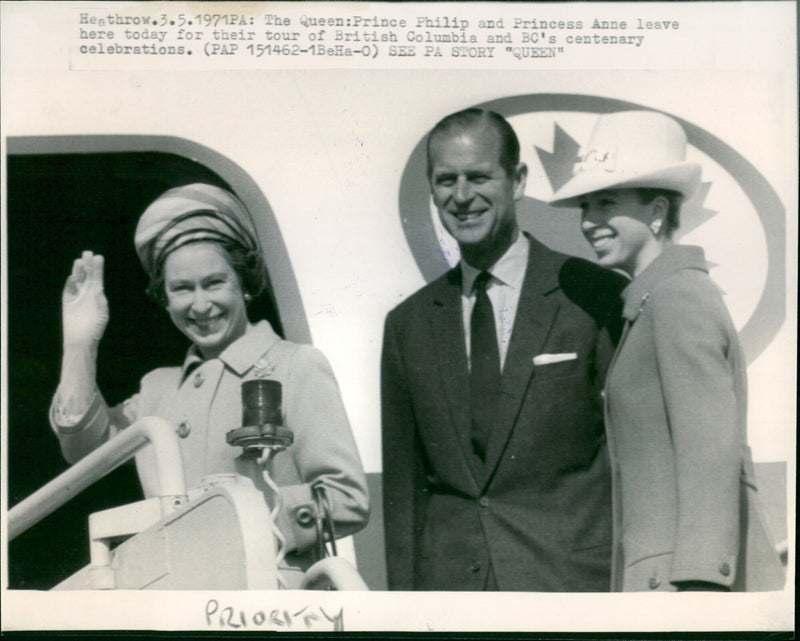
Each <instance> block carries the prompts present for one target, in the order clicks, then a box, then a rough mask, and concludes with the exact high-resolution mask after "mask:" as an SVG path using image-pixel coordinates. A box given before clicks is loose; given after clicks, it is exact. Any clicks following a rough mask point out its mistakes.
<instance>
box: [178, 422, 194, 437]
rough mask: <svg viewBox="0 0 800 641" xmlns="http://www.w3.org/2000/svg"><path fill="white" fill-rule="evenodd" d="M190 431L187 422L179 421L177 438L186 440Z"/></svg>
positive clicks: (190, 427) (190, 428)
mask: <svg viewBox="0 0 800 641" xmlns="http://www.w3.org/2000/svg"><path fill="white" fill-rule="evenodd" d="M191 431H192V426H191V425H189V421H181V424H180V425H178V436H180V437H181V438H186V437H187V436H189V434H190V433H191Z"/></svg>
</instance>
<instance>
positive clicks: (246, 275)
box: [50, 184, 368, 587]
mask: <svg viewBox="0 0 800 641" xmlns="http://www.w3.org/2000/svg"><path fill="white" fill-rule="evenodd" d="M134 244H135V245H136V250H137V253H138V255H139V258H140V259H141V261H142V265H143V266H144V268H145V270H146V271H147V273H148V274H149V276H150V285H149V287H148V292H149V293H150V294H151V295H152V297H153V298H155V300H156V301H157V302H158V303H159V304H160V305H162V306H163V307H164V308H165V309H166V311H167V313H168V314H169V317H170V319H171V320H172V322H173V324H174V325H175V327H177V328H178V330H180V331H181V333H183V334H184V336H186V338H188V339H189V341H190V342H191V347H190V348H189V351H188V353H187V356H186V359H185V360H184V362H183V364H182V365H179V366H175V367H166V368H159V369H156V370H154V371H152V372H150V373H148V374H147V375H145V376H144V378H143V379H142V381H141V385H140V390H139V393H138V394H136V395H135V396H133V397H132V398H130V399H128V400H126V401H125V402H123V403H121V404H120V405H117V406H116V407H109V406H108V405H107V404H106V402H105V400H104V399H103V397H102V395H101V393H100V391H99V390H98V388H97V384H96V381H95V371H96V358H97V352H98V347H99V343H100V339H101V338H102V336H103V333H104V331H105V328H106V325H107V323H108V319H109V313H108V302H107V300H106V297H105V295H104V293H103V257H102V256H98V255H94V254H93V253H92V252H90V251H85V252H83V254H82V256H81V257H80V258H78V259H77V260H76V261H75V263H74V264H73V267H72V273H71V275H70V276H69V278H68V279H67V283H66V286H65V289H64V294H63V299H62V310H63V331H64V356H63V364H62V371H61V379H60V383H59V386H58V389H57V391H56V395H55V397H54V399H53V403H52V407H51V412H50V418H51V423H52V426H53V428H54V430H55V432H56V434H57V436H58V438H59V440H60V443H61V449H62V452H63V453H64V456H65V458H66V459H67V460H68V461H69V462H75V461H77V460H78V459H80V458H81V457H83V456H84V455H86V454H87V453H88V452H90V451H92V450H93V449H95V448H96V447H97V446H98V445H100V444H101V443H103V442H105V441H106V440H108V439H109V438H111V437H112V436H114V435H115V434H116V433H118V432H119V431H120V430H122V429H124V428H125V427H126V426H128V425H130V424H131V423H133V422H135V421H136V420H137V419H138V418H141V417H144V416H160V417H162V418H165V419H167V420H169V421H171V422H172V423H173V424H174V425H175V428H176V431H177V433H178V435H179V436H180V437H181V438H180V443H181V453H182V455H183V463H184V473H185V477H186V485H187V487H188V488H191V487H193V486H196V485H198V484H199V483H200V482H201V481H202V479H203V478H204V477H205V476H207V475H210V474H219V473H232V472H238V473H240V474H243V475H247V476H250V477H252V479H253V481H254V482H255V484H256V486H257V487H264V482H263V479H262V478H261V472H262V470H261V469H260V466H259V465H257V464H255V462H254V461H249V462H248V463H247V464H246V465H245V464H243V462H242V460H241V459H237V457H239V455H240V454H241V451H242V450H241V448H238V447H232V446H231V445H229V444H228V443H227V442H226V433H227V432H228V431H229V430H233V429H237V428H239V427H242V392H241V386H242V383H243V382H245V381H249V380H253V379H265V380H276V381H279V382H280V383H281V384H282V396H283V399H282V413H283V424H284V426H285V427H286V428H288V429H289V430H291V431H292V432H293V435H294V442H293V444H292V445H291V446H290V447H289V448H288V449H286V450H284V451H282V452H280V453H278V454H277V455H276V456H275V457H274V458H273V459H272V463H271V464H272V472H271V477H272V479H273V480H274V481H275V482H276V483H277V484H278V485H279V486H280V494H281V503H282V508H281V511H280V513H279V514H278V516H277V520H276V524H277V526H278V528H279V529H280V531H281V532H282V534H283V536H284V538H285V539H286V541H285V552H286V553H287V556H286V558H285V562H286V564H287V566H288V567H289V568H296V569H298V570H305V569H306V568H307V567H308V566H309V565H310V564H311V562H312V561H313V560H314V559H313V555H312V550H313V548H314V546H315V545H316V543H317V537H316V530H315V528H314V527H310V526H311V524H312V523H313V522H314V517H315V516H316V514H317V513H318V512H319V510H320V509H321V508H320V505H321V504H326V505H327V507H328V509H329V517H330V518H331V519H332V521H333V523H334V526H335V531H336V534H337V535H338V536H345V535H348V534H352V533H353V532H355V531H357V530H359V529H361V528H362V527H363V526H364V525H365V524H366V521H367V516H368V500H367V488H366V479H365V477H364V473H363V470H362V467H361V461H360V458H359V455H358V451H357V449H356V445H355V441H354V439H353V435H352V432H351V430H350V425H349V423H348V420H347V416H346V414H345V409H344V406H343V403H342V400H341V397H340V394H339V390H338V387H337V385H336V381H335V379H334V376H333V372H332V371H331V368H330V365H329V364H328V362H327V360H326V359H325V357H324V356H323V355H322V353H321V352H319V351H318V350H317V349H315V348H314V347H311V346H309V345H298V344H295V343H290V342H288V341H285V340H282V339H281V338H280V337H279V336H278V335H277V334H276V333H275V332H274V331H273V329H272V327H271V326H270V324H269V323H268V322H267V321H265V320H260V321H258V322H255V323H253V322H251V321H250V320H249V319H248V316H247V305H248V303H249V301H250V300H252V299H253V298H254V297H255V296H257V295H258V294H259V293H261V291H262V290H263V289H264V287H265V284H266V270H265V267H264V263H263V259H262V255H261V250H260V247H259V244H258V241H257V236H256V233H255V229H254V227H253V224H252V221H251V219H250V215H249V213H248V212H247V210H246V209H245V207H244V205H243V204H242V203H241V202H240V201H239V200H238V199H237V198H236V197H235V196H233V195H232V194H230V193H228V192H227V191H224V190H222V189H219V188H217V187H214V186H211V185H205V184H193V185H187V186H184V187H178V188H175V189H171V190H169V191H167V192H166V193H164V194H163V195H162V196H160V197H159V198H158V199H156V201H155V202H153V203H152V204H151V205H150V206H149V207H148V208H147V210H146V211H145V212H144V214H142V216H141V218H140V220H139V223H138V226H137V229H136V234H135V238H134ZM148 450H149V448H145V449H144V450H142V451H141V452H140V453H139V454H138V455H137V457H136V458H137V460H136V463H137V469H138V472H139V477H140V480H141V482H142V486H143V489H144V492H145V496H152V495H154V494H156V493H157V491H158V488H157V487H155V483H156V474H155V472H156V470H155V467H154V463H155V462H154V460H153V457H152V455H151V452H149V451H148ZM242 465H244V467H242ZM320 497H323V499H324V500H323V501H322V502H321V503H320V501H319V500H318V499H319V498H320ZM267 534H268V533H265V535H267ZM282 573H283V574H284V576H287V573H286V572H282ZM290 576H294V579H290V578H289V577H290ZM298 576H299V572H297V573H294V575H292V573H291V572H290V573H289V574H288V576H287V580H290V581H292V582H293V583H296V582H297V581H296V579H297V578H298ZM289 587H292V585H289Z"/></svg>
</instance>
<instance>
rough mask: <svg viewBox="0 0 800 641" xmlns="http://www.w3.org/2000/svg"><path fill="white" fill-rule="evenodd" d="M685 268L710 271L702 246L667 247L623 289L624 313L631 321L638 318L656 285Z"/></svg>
mask: <svg viewBox="0 0 800 641" xmlns="http://www.w3.org/2000/svg"><path fill="white" fill-rule="evenodd" d="M684 269H698V270H700V271H702V272H705V273H706V274H707V273H708V266H707V264H706V258H705V254H704V253H703V250H702V248H700V247H695V246H693V245H672V246H670V247H667V248H666V249H665V250H664V251H663V252H662V253H661V254H660V255H659V256H658V257H657V258H656V259H655V260H654V261H653V262H652V263H650V264H649V265H648V266H647V267H646V268H645V269H644V271H643V272H642V273H641V274H639V275H638V276H637V277H636V278H634V279H633V280H632V281H631V282H630V283H629V284H628V286H627V287H626V288H625V289H624V290H622V299H623V301H624V303H625V307H624V309H623V311H622V315H623V316H624V317H625V318H626V319H627V320H629V321H634V320H636V318H637V317H638V316H639V314H640V313H641V311H642V309H644V305H645V303H646V302H647V299H648V298H649V297H650V294H651V292H652V291H653V290H654V289H655V288H656V286H658V284H659V283H660V282H661V281H663V280H664V279H665V278H668V277H669V276H671V275H672V274H675V273H677V272H679V271H681V270H684Z"/></svg>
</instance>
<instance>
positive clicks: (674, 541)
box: [551, 111, 783, 591]
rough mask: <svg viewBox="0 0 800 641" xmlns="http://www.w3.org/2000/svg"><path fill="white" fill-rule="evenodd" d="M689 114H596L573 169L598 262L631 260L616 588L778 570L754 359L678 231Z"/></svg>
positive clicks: (620, 371) (567, 189)
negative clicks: (753, 437)
mask: <svg viewBox="0 0 800 641" xmlns="http://www.w3.org/2000/svg"><path fill="white" fill-rule="evenodd" d="M686 143H687V141H686V135H685V133H684V131H683V129H682V128H681V127H680V125H679V124H678V123H677V122H675V121H674V120H672V119H671V118H668V117H667V116H665V115H663V114H659V113H655V112H646V111H635V112H620V113H614V114H608V115H603V116H600V117H599V119H598V121H597V124H596V126H595V128H594V130H593V132H592V135H591V138H590V141H589V144H588V145H587V146H586V147H585V148H584V149H583V152H582V155H581V157H580V159H579V161H578V163H577V164H576V166H575V169H574V172H573V177H572V179H571V180H570V181H569V182H568V183H567V184H565V185H564V186H563V187H562V188H561V189H559V190H558V191H557V192H556V193H555V194H554V196H553V199H552V201H551V204H553V205H555V206H557V207H580V209H581V212H582V217H581V229H582V231H583V233H584V235H585V237H586V239H587V240H588V241H589V243H590V244H591V245H592V247H593V248H594V250H595V252H596V254H597V261H598V263H599V264H600V265H602V266H604V267H606V268H609V269H616V270H619V271H622V272H624V273H626V274H627V275H628V276H629V277H630V278H631V279H632V280H631V282H630V284H629V285H628V286H627V288H626V289H625V290H624V291H623V294H622V296H623V302H624V311H623V316H624V319H625V329H624V331H623V335H622V338H621V340H620V343H619V345H618V347H617V352H616V355H615V357H614V360H613V361H612V364H611V367H610V369H609V372H608V377H607V380H606V389H605V415H606V430H607V433H608V442H609V450H610V454H611V459H612V470H613V475H614V476H613V500H614V537H615V545H614V558H613V568H612V590H615V591H635V590H720V591H725V590H769V589H780V588H781V587H782V585H783V571H782V567H781V565H780V561H779V559H778V556H777V553H776V551H775V548H774V547H773V546H772V544H771V542H770V540H769V537H768V536H767V532H766V531H765V529H764V525H763V520H762V519H761V518H760V515H759V513H758V509H757V504H756V500H755V479H754V477H753V468H752V463H751V460H750V453H749V449H748V447H747V443H746V433H747V432H746V415H747V410H746V402H747V391H746V370H745V365H746V364H745V361H744V358H743V355H742V352H741V348H740V345H739V341H738V337H737V334H736V330H735V328H734V326H733V323H732V321H731V318H730V315H729V314H728V311H727V308H726V307H725V303H724V302H723V300H722V296H721V294H720V291H719V290H718V288H717V287H716V286H715V284H714V283H713V282H712V280H711V279H710V278H709V275H708V268H707V266H706V262H705V257H704V255H703V250H702V249H701V248H699V247H691V246H683V245H678V244H675V243H674V242H673V233H674V231H675V229H676V228H677V227H678V223H679V212H680V207H681V203H682V201H683V200H684V199H686V198H688V197H690V196H691V195H692V194H693V193H694V191H695V190H696V189H697V187H698V186H699V181H700V167H699V165H697V164H694V163H689V162H686V161H685V153H686Z"/></svg>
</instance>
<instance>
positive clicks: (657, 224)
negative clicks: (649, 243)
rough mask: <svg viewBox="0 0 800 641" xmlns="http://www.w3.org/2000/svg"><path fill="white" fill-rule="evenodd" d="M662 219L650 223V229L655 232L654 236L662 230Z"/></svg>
mask: <svg viewBox="0 0 800 641" xmlns="http://www.w3.org/2000/svg"><path fill="white" fill-rule="evenodd" d="M661 222H662V221H661V220H654V221H653V222H652V223H650V231H652V232H653V236H658V232H660V231H661Z"/></svg>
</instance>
